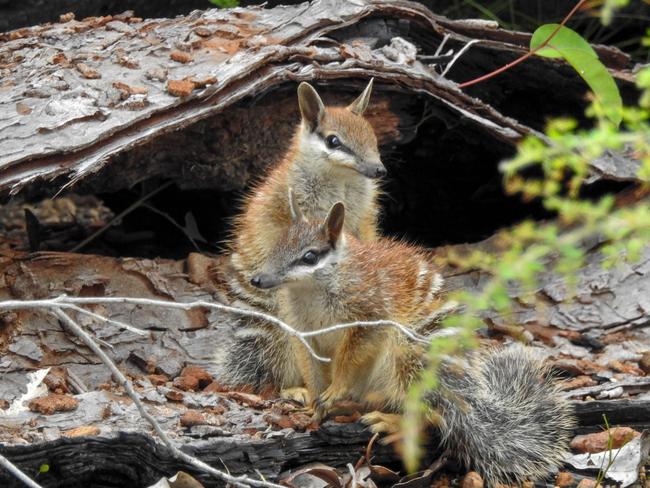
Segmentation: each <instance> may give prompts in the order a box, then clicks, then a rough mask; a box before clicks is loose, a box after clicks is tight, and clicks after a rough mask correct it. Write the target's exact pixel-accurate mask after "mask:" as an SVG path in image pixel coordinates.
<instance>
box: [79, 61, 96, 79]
mask: <svg viewBox="0 0 650 488" xmlns="http://www.w3.org/2000/svg"><path fill="white" fill-rule="evenodd" d="M76 68H77V71H79V73H81V76H83V77H84V78H86V79H88V80H96V79H98V78H101V77H102V75H101V74H100V73H99V72H98V71H97V70H94V69H92V68H91V67H90V66H88V65H87V64H85V63H77V66H76Z"/></svg>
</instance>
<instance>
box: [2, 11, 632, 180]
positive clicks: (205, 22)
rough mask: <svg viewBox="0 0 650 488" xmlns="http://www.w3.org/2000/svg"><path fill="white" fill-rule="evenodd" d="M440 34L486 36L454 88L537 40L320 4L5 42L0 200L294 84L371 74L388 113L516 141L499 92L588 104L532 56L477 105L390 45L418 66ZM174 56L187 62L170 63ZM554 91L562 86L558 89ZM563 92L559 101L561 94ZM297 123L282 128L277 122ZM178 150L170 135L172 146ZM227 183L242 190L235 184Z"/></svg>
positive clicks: (563, 76) (578, 88)
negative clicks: (400, 106) (414, 99)
mask: <svg viewBox="0 0 650 488" xmlns="http://www.w3.org/2000/svg"><path fill="white" fill-rule="evenodd" d="M445 35H449V42H450V44H449V46H450V47H454V48H455V49H458V48H459V47H460V46H462V45H464V44H465V43H466V42H467V41H469V40H471V39H481V40H482V42H481V44H480V45H479V46H480V47H478V46H477V47H475V48H472V49H470V51H469V52H468V53H467V55H466V56H465V57H463V59H461V61H460V62H459V63H457V65H456V66H455V67H454V68H453V70H452V72H451V74H450V75H451V76H452V79H453V80H458V79H463V78H465V77H467V76H470V75H472V74H474V73H478V72H486V71H488V70H490V69H492V68H494V67H496V66H499V65H501V64H503V63H504V62H507V61H508V60H511V59H513V58H514V57H516V56H517V55H520V54H522V53H524V52H525V51H526V49H527V47H526V44H527V42H528V35H526V34H522V33H513V32H507V31H501V30H495V29H493V28H492V27H491V26H490V25H489V24H486V23H476V22H473V23H469V22H464V21H450V20H448V19H445V18H442V17H439V16H436V15H434V14H432V13H431V12H429V11H428V10H427V9H426V8H424V7H423V6H421V5H419V4H415V3H410V2H407V1H404V0H400V1H392V2H385V1H383V0H363V1H360V2H347V1H342V0H320V1H316V2H313V3H311V4H301V5H295V6H285V7H277V8H275V9H269V10H265V9H260V8H253V7H251V8H248V9H241V8H239V9H232V10H208V11H205V12H198V11H197V12H194V13H192V14H191V15H189V16H186V17H178V18H176V19H157V20H147V21H142V20H140V19H137V18H134V17H132V16H130V14H125V15H122V16H119V15H118V16H112V17H111V16H107V17H97V18H90V19H85V20H82V21H76V20H71V21H69V22H65V23H59V24H52V25H45V26H37V27H33V28H25V29H19V30H17V31H12V32H9V33H6V34H3V35H2V39H3V40H4V41H5V42H4V43H3V45H2V46H1V47H0V60H1V65H0V70H1V74H2V78H3V82H2V90H0V190H2V191H5V192H6V191H11V192H12V193H16V192H18V191H19V190H21V189H22V188H25V187H28V186H29V187H31V189H32V191H34V187H35V185H34V183H35V182H40V183H38V185H41V190H43V188H42V182H43V181H44V180H51V179H53V178H56V177H60V178H59V179H58V180H57V185H58V186H65V187H66V188H67V187H69V186H70V185H74V184H76V183H78V182H79V181H81V180H83V179H85V178H87V177H88V176H90V175H92V174H96V173H97V172H98V171H99V170H100V169H102V168H104V167H105V166H106V165H108V166H110V165H111V163H113V162H115V161H118V160H120V159H121V158H122V159H123V158H124V157H126V158H129V156H128V154H129V153H132V152H133V150H134V149H135V148H138V147H143V145H145V144H150V143H152V141H156V140H161V141H163V139H164V137H165V134H170V133H171V132H174V131H178V130H181V129H186V128H190V127H194V126H196V124H197V123H198V122H199V121H201V120H204V119H207V118H210V117H216V116H218V115H219V114H224V117H225V119H224V121H223V122H221V124H225V125H226V126H227V125H228V120H231V121H232V120H233V119H232V118H231V117H233V115H234V114H231V113H230V112H231V111H230V110H228V111H226V109H227V108H229V107H232V106H233V105H235V104H237V103H242V102H243V101H244V100H247V103H246V105H245V109H246V110H248V111H249V112H250V113H249V115H248V117H249V118H251V119H253V118H259V117H260V116H261V114H258V113H257V112H256V110H255V108H254V105H252V104H251V102H252V99H254V98H255V97H258V96H260V95H262V94H265V93H269V92H271V91H272V90H274V89H276V88H278V87H282V86H284V85H286V84H287V83H289V82H291V83H293V82H296V81H302V80H314V79H318V80H322V81H324V82H326V81H328V80H341V81H337V87H341V86H346V85H347V84H349V85H348V86H360V85H361V83H362V82H363V81H362V80H360V78H366V79H367V78H368V77H370V76H374V77H375V78H376V81H377V82H378V83H377V84H376V86H377V88H378V90H377V91H378V92H379V93H382V94H383V97H385V98H383V100H381V99H380V102H379V105H380V107H381V105H382V103H383V104H384V106H385V101H384V100H385V99H386V98H390V97H392V96H394V94H395V93H402V94H405V95H413V94H419V95H420V96H422V97H424V98H426V99H429V100H431V102H432V105H433V106H434V108H435V110H436V112H437V115H438V116H439V117H442V116H443V115H444V114H445V113H447V114H448V115H447V117H446V118H449V117H450V115H451V117H452V118H455V119H461V120H467V121H468V122H469V123H470V124H472V125H474V126H477V127H479V128H480V129H481V130H483V131H485V132H487V133H488V134H489V135H490V137H491V138H493V139H495V140H499V141H504V142H506V143H507V144H514V143H515V142H516V141H517V140H519V138H521V136H522V135H525V134H528V133H531V132H534V129H533V128H532V127H538V126H539V123H540V121H539V120H536V119H535V117H538V116H539V114H538V113H530V117H529V118H530V120H529V121H528V122H526V118H522V119H521V120H522V121H515V120H513V119H511V118H508V117H506V116H504V115H503V114H504V113H505V114H509V115H510V114H516V113H520V112H521V110H519V109H516V108H515V110H514V111H512V100H508V99H504V98H503V97H502V96H499V95H498V94H497V92H495V91H494V90H495V88H496V90H497V91H498V90H500V91H502V92H503V93H510V92H511V91H512V89H513V88H515V89H516V87H517V86H520V87H521V86H523V87H525V89H527V90H537V91H538V92H539V98H540V99H544V101H545V103H547V104H548V105H549V106H558V107H563V108H566V104H569V105H571V104H573V105H575V102H570V100H575V99H576V98H577V99H579V96H578V97H577V96H576V93H578V94H579V93H581V92H583V91H584V86H582V85H581V83H582V82H581V81H580V80H579V78H578V77H577V75H575V73H573V72H572V70H571V69H570V68H569V67H568V66H567V65H563V64H562V63H559V62H557V61H554V60H548V59H542V58H535V59H533V60H531V62H529V63H524V65H523V66H522V67H520V68H518V69H517V70H515V71H513V72H512V73H511V74H509V75H508V76H506V77H504V78H503V79H502V80H501V81H500V82H499V83H498V84H496V85H494V84H493V85H491V88H490V87H488V88H486V89H485V90H481V91H478V92H476V91H475V92H472V93H474V94H475V95H476V96H477V97H480V98H473V97H471V96H468V95H467V94H465V93H463V92H462V91H460V90H458V89H457V88H456V86H455V85H454V83H451V82H450V80H447V79H444V78H441V77H440V76H439V75H438V74H437V73H436V72H435V71H434V70H433V69H432V68H431V67H430V66H428V65H427V64H425V63H424V62H421V61H420V60H418V59H413V57H412V55H409V54H408V53H406V52H401V51H400V48H399V47H397V48H395V46H392V45H391V41H392V40H393V39H394V38H395V37H398V36H401V37H404V38H406V39H407V41H408V42H409V43H411V44H412V45H413V46H414V47H415V48H418V49H419V50H420V52H419V54H418V56H419V55H427V54H432V52H433V51H434V50H435V48H436V46H437V45H438V44H439V42H440V40H441V39H442V37H443V36H445ZM597 51H598V52H599V54H600V55H601V56H602V57H603V60H604V61H605V62H606V63H607V64H608V65H609V66H610V67H611V68H612V70H613V71H612V72H613V73H614V75H615V76H617V77H618V78H619V80H620V81H621V83H622V85H624V86H625V85H627V81H629V79H630V75H629V71H627V70H629V69H630V68H631V66H630V62H629V59H628V58H627V57H626V56H625V55H624V54H622V53H620V52H619V51H617V50H613V49H611V48H606V47H597ZM179 52H180V53H183V59H182V60H181V59H180V58H179V57H178V54H176V55H175V54H174V53H179ZM174 59H176V60H174ZM542 72H543V73H544V76H543V77H540V73H542ZM513 77H514V78H513ZM541 79H543V83H540V81H541ZM178 80H190V81H191V82H192V83H193V85H192V83H189V84H190V90H189V91H188V93H187V95H186V96H181V97H178V96H174V95H173V94H172V93H170V91H173V92H174V93H176V94H177V95H178V92H176V91H174V90H170V89H169V83H170V82H171V81H178ZM626 80H627V81H626ZM343 82H344V83H343ZM186 83H187V82H186ZM192 86H193V87H194V89H191V87H192ZM559 86H563V89H562V90H558V89H557V87H559ZM560 91H561V92H562V93H563V94H562V95H557V93H558V92H560ZM546 95H548V97H547V96H546ZM484 100H487V101H488V102H489V103H492V104H493V105H494V106H491V105H489V104H488V103H486V101H484ZM528 108H530V107H528ZM529 112H531V111H530V110H529ZM378 113H379V118H380V119H381V120H383V119H385V118H386V116H387V113H386V112H385V111H383V110H382V109H378ZM389 113H390V114H391V116H392V117H397V118H398V119H400V122H401V123H402V125H405V124H404V122H407V121H406V120H403V118H402V117H400V115H399V114H398V113H397V114H396V112H395V111H389ZM449 114H450V115H449ZM548 114H549V112H548V111H546V112H544V115H548ZM289 121H290V119H288V118H286V119H284V120H282V119H280V120H276V121H274V124H275V123H277V124H279V126H282V125H283V124H285V125H286V124H288V123H289ZM217 124H219V122H217ZM204 127H205V126H204ZM207 127H210V125H209V124H208V126H207ZM233 132H234V133H233V134H230V135H229V136H228V137H227V139H226V141H225V144H221V145H219V147H217V148H210V150H212V151H215V152H221V149H222V148H224V147H227V146H228V145H232V146H235V147H242V146H245V143H246V142H247V141H249V142H250V141H251V140H252V139H254V137H252V136H251V134H248V133H247V132H246V131H243V134H239V133H238V131H233ZM386 136H387V138H386V139H387V140H385V141H384V142H395V141H396V140H399V138H400V137H399V136H397V134H395V133H394V131H389V132H388V133H387V134H386ZM170 137H171V136H170ZM170 141H173V137H171V139H170V138H167V142H168V143H169V142H170ZM161 144H162V145H161V147H155V148H154V149H155V150H154V153H160V152H163V151H161V149H164V147H165V145H166V144H165V142H164V141H163V142H162V143H161ZM262 146H263V145H262ZM151 149H152V148H151V147H149V150H150V151H149V154H151ZM125 155H127V156H125ZM224 155H227V151H225V154H224ZM266 156H267V153H266V151H265V150H264V149H263V150H262V152H261V153H259V154H258V153H255V151H253V154H252V155H251V158H252V159H253V160H254V161H255V163H254V164H253V168H255V165H256V164H257V166H258V167H259V165H264V164H266V163H267V162H268V160H267V158H266ZM136 159H139V158H137V157H136ZM175 164H176V167H177V174H178V173H180V174H181V178H180V180H181V181H182V179H183V178H184V177H185V178H187V179H188V182H187V183H189V184H196V183H197V182H198V181H203V182H205V181H206V180H205V178H204V177H205V173H206V172H205V171H203V172H201V171H199V172H198V174H196V175H193V176H194V177H192V176H189V177H188V176H187V175H186V173H187V171H185V170H187V168H188V166H187V165H186V164H183V162H182V161H180V162H179V161H176V162H175ZM211 164H214V165H215V166H216V168H215V169H214V170H213V172H214V174H213V175H211V176H212V178H209V179H208V180H207V181H208V184H212V185H215V186H218V183H217V182H219V181H221V180H222V179H223V178H224V176H226V180H228V173H229V171H230V172H233V171H235V172H236V171H241V170H239V169H238V166H237V165H235V164H233V163H226V164H223V162H222V161H221V160H219V159H217V160H215V161H212V162H211ZM118 167H119V168H120V169H124V167H125V166H124V165H119V164H118ZM155 167H156V159H155V157H154V158H151V157H149V158H146V160H145V161H142V162H141V164H140V165H136V166H135V167H134V168H133V169H131V168H129V174H128V175H127V176H128V180H129V181H139V180H141V179H142V177H146V176H150V175H151V174H152V173H155V174H166V173H163V171H156V170H155V169H152V168H155ZM178 168H180V170H178ZM233 168H234V169H233ZM163 169H164V170H167V169H168V168H166V167H165V168H163ZM116 172H119V171H118V170H116ZM125 179H127V178H125ZM103 180H104V178H98V179H97V180H95V183H96V188H95V191H99V190H101V189H102V188H101V181H103ZM109 180H110V178H109ZM120 184H121V185H125V184H126V183H125V182H120ZM203 184H204V185H205V184H206V183H203ZM228 184H230V185H231V186H232V185H239V186H242V182H241V181H240V180H239V179H238V178H237V177H234V178H233V179H232V181H230V182H229V183H226V184H225V185H226V186H227V185H228ZM51 188H52V187H50V189H49V191H52V190H51Z"/></svg>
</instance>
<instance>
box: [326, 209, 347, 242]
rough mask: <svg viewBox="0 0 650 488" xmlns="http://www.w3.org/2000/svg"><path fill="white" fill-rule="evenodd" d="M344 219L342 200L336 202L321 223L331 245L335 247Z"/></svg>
mask: <svg viewBox="0 0 650 488" xmlns="http://www.w3.org/2000/svg"><path fill="white" fill-rule="evenodd" d="M344 220H345V206H344V205H343V203H342V202H336V203H335V204H334V205H333V206H332V208H331V209H330V212H329V214H327V218H326V219H325V223H324V224H323V231H324V232H325V235H326V236H327V240H328V241H329V243H330V244H331V245H332V247H336V246H337V245H338V243H339V241H340V238H341V234H342V231H343V221H344Z"/></svg>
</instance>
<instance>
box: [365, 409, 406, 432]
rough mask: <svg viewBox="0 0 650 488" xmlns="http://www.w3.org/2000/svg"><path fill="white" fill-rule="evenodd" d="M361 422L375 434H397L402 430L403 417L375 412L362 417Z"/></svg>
mask: <svg viewBox="0 0 650 488" xmlns="http://www.w3.org/2000/svg"><path fill="white" fill-rule="evenodd" d="M361 422H363V423H364V424H366V425H367V426H368V428H369V429H370V430H371V431H372V432H374V433H380V432H384V433H386V434H397V433H398V432H399V431H400V429H401V423H402V416H401V415H398V414H394V413H384V412H379V411H374V412H370V413H367V414H365V415H364V416H362V417H361Z"/></svg>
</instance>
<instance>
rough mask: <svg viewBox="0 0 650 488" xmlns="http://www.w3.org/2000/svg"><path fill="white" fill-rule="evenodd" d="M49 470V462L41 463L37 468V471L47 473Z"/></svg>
mask: <svg viewBox="0 0 650 488" xmlns="http://www.w3.org/2000/svg"><path fill="white" fill-rule="evenodd" d="M49 470H50V465H49V464H41V466H40V467H39V468H38V472H39V473H47V472H48V471H49Z"/></svg>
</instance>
